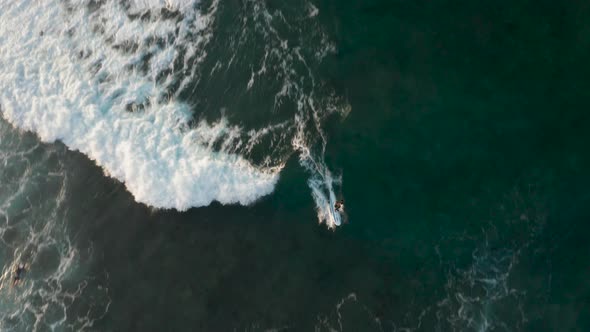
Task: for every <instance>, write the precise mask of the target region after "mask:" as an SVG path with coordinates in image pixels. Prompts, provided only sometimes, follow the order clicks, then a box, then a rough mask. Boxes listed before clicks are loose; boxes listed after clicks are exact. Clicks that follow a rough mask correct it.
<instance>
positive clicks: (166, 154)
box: [0, 0, 349, 226]
mask: <svg viewBox="0 0 590 332" xmlns="http://www.w3.org/2000/svg"><path fill="white" fill-rule="evenodd" d="M222 5H223V4H222V3H219V2H218V1H217V0H214V1H212V2H210V3H200V2H199V1H193V0H166V1H163V0H160V1H158V0H143V1H142V0H135V1H130V2H129V3H123V2H120V1H114V0H105V1H93V0H68V1H36V0H23V1H19V2H14V1H4V0H3V1H1V2H0V22H2V23H1V24H0V42H1V43H2V45H4V47H2V49H1V50H0V66H1V67H2V68H3V70H2V72H1V73H0V105H1V107H2V109H1V113H2V115H3V117H4V118H5V119H6V120H8V121H9V122H10V123H11V124H12V125H14V126H16V127H18V128H21V129H24V130H27V131H32V132H34V133H36V134H37V135H38V137H39V138H40V139H41V140H42V141H45V142H53V141H56V140H60V141H62V142H63V143H65V144H66V145H67V146H68V148H70V149H73V150H78V151H80V152H82V153H84V154H85V155H87V156H88V157H89V158H91V159H92V160H94V161H95V162H96V163H97V164H98V165H99V166H101V167H102V168H103V169H104V172H105V173H106V174H107V175H109V176H111V177H114V178H116V179H118V180H120V181H121V182H123V183H124V184H125V186H126V187H127V189H128V190H129V191H130V192H131V194H132V195H133V196H134V198H135V200H136V201H138V202H141V203H145V204H147V205H149V206H154V207H157V208H174V209H178V210H186V209H188V208H191V207H198V206H206V205H208V204H210V203H211V202H212V201H219V202H220V203H222V204H232V203H239V204H244V205H247V204H251V203H253V202H254V201H256V200H257V199H259V198H260V197H262V196H264V195H267V194H269V193H271V192H272V191H273V189H274V187H275V184H276V183H277V180H278V178H279V173H280V171H281V169H282V168H283V167H284V165H285V163H286V161H287V159H288V158H289V157H290V156H291V155H292V153H293V152H299V156H300V161H301V164H302V165H303V166H304V167H306V168H307V169H308V170H309V171H310V181H309V185H310V187H311V188H312V193H313V197H314V199H315V201H316V204H317V208H318V212H319V213H318V217H319V219H320V222H322V221H326V222H327V223H328V225H329V226H334V221H333V218H332V219H330V212H329V211H330V209H329V208H328V207H329V206H330V204H333V202H331V201H333V200H334V190H333V186H334V185H338V184H339V178H338V177H335V176H332V175H331V173H330V171H329V170H328V168H327V166H326V165H325V163H324V161H323V153H324V151H325V148H326V144H327V139H326V137H325V134H324V133H323V131H322V128H321V122H322V121H323V120H324V119H325V118H326V116H328V115H329V114H332V113H340V114H342V115H345V114H346V112H348V110H349V109H348V108H347V107H346V106H345V105H344V103H343V102H341V101H340V100H338V98H337V97H334V96H333V94H331V93H330V92H329V91H328V90H327V89H325V87H324V86H323V84H321V82H317V80H316V77H315V76H314V74H313V72H314V70H313V69H314V67H315V66H317V65H318V64H319V63H320V62H321V59H322V58H323V57H325V56H326V54H328V53H330V52H333V51H334V47H333V45H331V44H330V43H329V42H328V39H327V37H326V36H325V34H324V33H323V32H321V30H320V29H319V28H318V29H316V30H314V31H315V32H314V33H311V34H310V36H309V38H310V39H309V41H307V40H303V39H302V38H307V37H306V36H304V35H303V34H302V33H303V32H302V31H301V28H302V27H305V26H310V25H311V26H314V27H316V28H317V25H318V23H317V22H316V21H315V16H316V15H317V14H318V10H317V8H315V7H313V6H312V5H311V4H307V3H305V4H304V6H303V7H301V8H304V9H305V10H303V9H301V8H299V7H297V8H295V9H294V13H295V12H296V11H298V12H297V14H298V15H299V16H301V18H302V19H303V21H301V19H300V18H299V17H295V16H293V15H294V13H289V14H283V13H282V12H280V11H278V10H276V11H272V10H269V9H268V8H266V5H265V4H264V3H263V2H260V1H246V2H245V4H244V12H243V13H240V15H241V16H242V20H241V22H240V23H238V26H237V29H235V31H230V32H229V36H226V35H224V34H223V32H221V33H220V36H221V38H222V39H220V38H219V37H218V38H217V39H216V36H215V35H216V33H217V32H216V24H215V21H216V19H217V17H218V16H219V13H218V12H219V8H220V7H221V6H222ZM286 17H290V18H291V17H295V18H294V19H292V20H288V19H287V18H286ZM240 24H241V25H244V26H240ZM318 31H319V32H318ZM294 32H298V33H299V34H300V35H299V37H298V39H297V40H298V41H299V43H303V42H309V43H310V45H309V47H308V46H305V45H303V46H302V45H298V42H293V41H292V40H291V39H288V38H287V37H286V36H291V35H292V34H293V33H294ZM256 38H261V39H262V41H263V43H259V44H258V45H260V47H258V48H254V51H253V52H257V51H260V54H255V60H254V61H251V60H249V61H250V66H249V67H250V68H251V75H250V77H249V79H248V82H247V83H246V84H244V85H243V86H242V90H243V91H242V92H241V94H242V95H243V94H249V93H250V94H253V95H254V94H255V93H256V92H255V90H256V89H257V85H258V84H261V83H259V82H260V81H261V78H264V79H265V80H270V81H271V83H267V86H265V87H264V89H263V90H264V91H269V92H274V96H273V97H272V98H271V99H272V103H269V104H268V105H266V106H267V108H268V111H265V113H264V116H265V117H266V119H267V120H266V121H265V122H264V125H260V124H258V125H255V126H251V125H250V124H248V123H247V122H248V121H247V120H244V121H243V122H240V121H238V122H237V124H231V123H230V121H231V122H236V121H235V120H234V119H236V118H239V117H240V114H244V115H247V114H248V113H247V112H245V111H244V110H242V109H240V105H235V106H233V107H228V106H227V105H226V106H223V105H222V106H221V107H220V108H219V109H218V110H217V112H218V115H217V116H216V117H214V118H213V119H212V118H211V117H210V116H207V115H204V113H203V112H201V106H200V105H199V103H200V100H201V99H205V98H207V92H208V91H207V90H206V85H207V84H208V83H207V82H210V81H211V78H212V77H213V78H214V77H216V76H222V73H221V72H222V71H224V72H226V73H227V71H228V70H234V71H239V70H241V69H243V68H244V67H238V68H234V67H236V66H237V65H238V64H239V62H240V61H241V60H242V61H244V60H243V59H241V58H243V57H240V54H241V53H240V52H247V50H243V49H244V48H247V47H250V48H252V43H251V42H252V41H253V39H256ZM214 39H216V40H214ZM212 40H214V41H212ZM228 43H229V44H230V45H229V46H230V47H231V46H233V49H232V48H229V49H228V50H233V51H232V52H229V53H228V52H226V55H225V56H227V59H224V57H223V56H221V55H216V57H215V58H213V57H212V56H211V55H210V54H208V53H209V50H211V51H213V52H214V51H215V48H216V47H217V48H220V47H226V46H228V45H227V44H228ZM236 55H237V57H236ZM207 63H214V66H209V67H211V68H208V65H207ZM223 67H225V68H223ZM255 67H258V68H255ZM204 68H207V70H203V69H204ZM246 68H248V67H246ZM265 76H267V77H265ZM271 77H272V79H271ZM203 78H206V79H207V82H204V80H203ZM232 80H233V79H232ZM232 80H228V81H232ZM236 81H239V80H236ZM326 91H328V92H327V93H325V92H326ZM322 96H327V97H322ZM236 98H239V97H236ZM267 99H268V98H267ZM330 220H332V221H330Z"/></svg>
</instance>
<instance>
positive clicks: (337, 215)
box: [330, 193, 342, 226]
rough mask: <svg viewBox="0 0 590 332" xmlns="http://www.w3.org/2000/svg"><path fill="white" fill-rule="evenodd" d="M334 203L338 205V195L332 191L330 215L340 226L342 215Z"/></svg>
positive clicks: (335, 223) (334, 222)
mask: <svg viewBox="0 0 590 332" xmlns="http://www.w3.org/2000/svg"><path fill="white" fill-rule="evenodd" d="M334 205H336V197H335V196H334V194H332V193H330V216H331V219H332V223H333V224H334V225H336V226H340V224H341V223H342V216H341V215H340V212H338V211H336V208H334Z"/></svg>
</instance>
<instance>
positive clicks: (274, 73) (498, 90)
mask: <svg viewBox="0 0 590 332" xmlns="http://www.w3.org/2000/svg"><path fill="white" fill-rule="evenodd" d="M62 5H63V4H62ZM95 5H96V4H90V5H89V8H91V9H92V8H94V7H93V6H95ZM209 5H210V4H209V3H204V4H201V5H200V6H202V8H211V7H209ZM2 6H4V7H3V8H16V3H11V2H10V1H8V2H7V1H4V2H2ZM96 6H98V8H103V9H104V6H105V5H104V4H102V5H101V4H98V5H96ZM101 6H103V7H101ZM25 7H26V6H25V5H23V8H25ZM32 7H33V6H32ZM32 7H31V8H32ZM74 7H75V6H74ZM75 8H78V7H75ZM84 8H86V7H84ZM172 8H174V7H172ZM199 8H201V7H199ZM92 10H94V9H92ZM99 10H102V9H99ZM316 10H317V12H316ZM589 10H590V8H589V7H588V6H586V5H585V4H584V3H582V2H568V3H564V4H556V3H550V2H538V1H537V2H532V1H516V2H514V1H511V2H499V3H494V4H476V3H458V2H449V1H438V2H430V3H420V2H406V1H393V2H391V1H377V0H375V1H370V2H366V1H363V2H361V1H345V2H342V1H332V0H322V1H319V2H313V5H312V3H307V2H299V1H297V2H294V3H282V2H279V1H241V2H240V1H238V2H235V1H234V2H232V1H229V2H228V1H225V2H224V1H221V2H219V3H218V4H217V7H216V9H215V11H213V13H214V14H212V15H213V17H214V18H215V22H214V23H213V24H212V25H210V26H209V29H210V30H211V31H212V35H211V37H210V38H211V39H210V40H209V41H208V43H207V44H205V46H203V47H204V48H203V50H205V53H206V55H205V56H204V57H203V59H202V60H199V61H200V62H191V65H190V66H188V67H186V68H193V67H192V66H195V68H198V74H195V77H194V79H193V80H190V81H188V82H187V83H186V85H185V86H182V85H180V83H171V84H169V85H166V84H164V83H157V84H162V86H163V87H164V88H163V90H165V91H167V93H169V94H172V95H175V98H177V100H179V101H181V102H184V103H187V105H190V110H191V116H192V119H193V120H192V121H191V122H190V123H189V124H188V125H189V126H193V127H197V126H198V123H199V122H200V121H201V120H206V121H208V123H215V121H219V119H221V118H224V119H226V120H227V121H228V123H229V125H228V126H227V128H230V127H231V125H237V126H240V127H241V130H242V131H241V132H240V134H239V135H241V136H239V135H238V136H239V137H240V139H237V138H235V139H234V138H227V137H229V136H231V135H230V134H228V132H229V131H226V132H224V133H223V134H221V136H220V137H221V138H216V139H213V140H210V141H208V142H210V143H211V151H214V152H215V153H217V152H220V151H221V153H223V152H226V151H229V152H231V153H236V154H238V155H240V156H242V157H243V158H244V159H245V160H247V161H248V162H250V163H251V164H252V165H255V167H257V169H264V170H267V169H272V168H273V167H279V168H280V167H282V168H281V170H280V172H279V173H278V174H279V175H278V182H277V183H276V186H275V187H274V190H273V191H272V193H270V194H268V195H262V194H261V195H260V197H257V200H256V202H255V203H253V204H249V205H246V206H243V205H240V204H225V205H223V204H221V203H218V202H213V203H212V204H211V205H208V206H202V207H195V208H191V209H189V210H188V211H182V212H180V211H176V210H174V209H168V210H167V209H157V208H154V207H149V206H147V205H145V204H141V203H138V202H137V199H136V197H134V195H136V194H137V192H135V191H134V190H133V189H130V187H129V186H126V183H127V182H126V183H123V182H121V181H120V180H121V179H120V178H119V180H117V179H115V178H113V177H109V176H107V175H112V176H114V177H117V176H116V175H113V174H110V173H109V172H108V170H107V174H106V175H105V171H104V169H103V168H101V167H99V166H97V165H96V163H95V162H94V161H92V160H90V159H89V158H88V155H87V154H84V153H80V152H75V151H71V150H69V149H68V146H69V145H68V144H69V143H68V142H66V143H65V144H64V143H62V142H60V141H59V140H58V142H55V143H42V142H40V139H39V137H40V136H43V135H44V132H48V131H49V130H50V129H51V128H50V129H47V130H48V131H43V130H42V129H39V128H44V127H34V126H33V127H34V128H38V129H39V130H38V131H39V132H38V133H37V135H35V134H33V133H27V132H24V131H23V130H18V129H15V128H14V126H13V125H11V124H10V123H8V122H7V121H5V120H2V122H0V238H1V240H2V242H0V263H1V264H3V268H2V273H3V275H2V278H1V282H2V288H1V290H0V319H1V320H0V327H1V329H2V330H6V331H30V330H35V331H50V330H55V331H69V330H76V331H78V330H86V331H308V330H314V331H586V330H589V329H590V319H589V318H588V317H589V316H588V313H590V286H589V284H588V282H587V280H588V278H590V269H589V268H588V262H589V261H590V245H588V243H587V242H588V241H587V240H586V237H587V236H586V232H587V230H588V220H589V218H590V194H588V189H587V188H588V187H589V185H590V172H588V169H590V153H588V149H587V144H586V143H587V142H589V141H590V131H588V123H589V120H590V119H589V116H588V113H587V112H586V110H587V109H588V107H589V106H590V103H589V102H590V100H589V99H588V97H587V92H586V91H589V88H590V86H589V85H590V84H589V83H588V80H587V79H586V78H587V77H588V75H589V74H590V72H589V70H590V66H588V65H587V59H588V56H589V51H590V44H589V43H588V40H590V39H589V38H590V29H589V26H588V23H587V21H588V20H587V19H586V18H587V17H588V15H590V12H589ZM202 12H207V10H205V9H202ZM144 15H146V16H143V18H140V20H144V21H145V22H147V23H145V24H151V23H149V22H152V21H150V20H151V19H152V18H153V20H154V21H157V20H161V21H164V20H174V19H175V17H177V16H175V15H179V16H178V17H183V15H185V14H183V13H182V12H181V13H180V14H179V13H178V12H174V11H173V10H172V11H171V12H165V11H164V10H162V12H161V13H156V14H154V12H153V11H152V12H150V14H149V15H147V14H144ZM150 15H151V16H150ZM113 16H114V14H113ZM65 17H69V16H65ZM72 17H75V15H73V14H72ZM150 17H152V18H150ZM133 19H134V20H135V19H137V18H135V17H134V18H133ZM183 22H184V21H183ZM55 25H56V26H60V25H59V24H57V23H56V24H55ZM0 27H2V28H3V30H0V32H1V33H0V38H8V37H7V36H8V34H7V32H6V31H8V27H6V26H2V23H0ZM56 29H57V28H56ZM160 29H161V27H160ZM51 33H52V32H45V34H47V35H46V36H53V35H51ZM76 33H77V32H73V33H72V36H73V37H72V36H70V37H67V38H71V39H72V40H77V39H76V38H77V37H76ZM170 38H172V37H170ZM174 38H176V39H175V40H178V39H179V38H180V37H178V35H175V37H174ZM187 38H188V37H187ZM190 38H193V37H190ZM190 38H189V39H190ZM189 39H187V40H189ZM0 40H1V39H0ZM7 40H8V39H7ZM68 40H69V39H68ZM190 40H192V42H195V40H196V39H195V40H193V39H190ZM158 42H159V43H160V44H161V48H162V49H166V47H167V46H166V45H168V44H167V43H176V42H174V41H169V40H166V39H164V40H159V41H158V40H156V41H154V43H156V44H157V43H158ZM105 43H106V45H111V44H110V43H111V42H110V41H106V42H105ZM189 44H190V43H189ZM150 45H151V44H150ZM174 45H175V47H177V45H180V46H178V47H177V48H176V49H179V50H181V51H179V52H185V51H186V49H185V47H186V44H182V43H180V42H178V43H177V44H174ZM109 47H114V46H112V45H111V46H109ZM125 47H129V49H126V48H125ZM32 49H33V50H37V48H35V47H33V48H32ZM73 49H75V50H76V51H77V49H76V48H73ZM123 49H124V52H131V53H133V52H134V51H133V49H134V48H133V46H132V45H126V46H123ZM139 49H140V50H141V47H139ZM94 52H96V49H95V50H94ZM154 52H156V51H154ZM323 52H325V54H324V53H323ZM105 54H109V55H111V53H105ZM112 54H115V53H112ZM154 54H156V55H154V57H155V56H157V55H158V54H160V53H157V52H156V53H154ZM8 55H11V53H6V52H5V53H0V64H2V63H3V62H2V61H4V63H6V64H8V63H9V60H8V59H9V57H8ZM3 56H4V58H3ZM185 57H186V58H189V57H188V56H182V57H181V58H175V61H177V62H178V63H177V64H176V66H175V67H173V70H172V69H171V71H172V72H174V70H177V71H180V69H178V68H185V67H183V66H182V65H181V63H182V61H181V60H183V59H184V58H185ZM81 58H82V60H80V61H81V63H82V64H81V66H82V67H81V68H85V67H84V62H83V61H84V60H83V58H84V56H82V57H81ZM90 58H92V55H90ZM144 60H145V59H144ZM76 61H78V60H76ZM145 61H147V62H146V63H155V62H154V61H152V60H145ZM150 61H151V62H150ZM41 62H42V61H41ZM10 63H12V62H10ZM42 63H43V62H42ZM74 63H75V61H74ZM102 66H103V67H105V68H107V64H106V62H105V64H103V65H102ZM140 67H141V64H140ZM35 68H37V67H35ZM39 68H43V67H39ZM64 68H66V69H67V68H69V67H59V68H53V71H51V73H53V74H55V73H65V70H66V69H64ZM263 68H264V69H263ZM68 70H69V69H68ZM23 71H24V72H25V73H26V75H24V76H23V77H26V78H27V79H26V80H23V81H22V82H29V83H30V82H36V80H35V79H31V78H30V77H31V76H27V75H32V74H29V73H30V72H29V69H28V68H25V69H23ZM40 71H41V72H42V70H40ZM6 72H7V74H6V75H5V76H0V82H1V83H2V87H3V88H5V89H6V91H8V92H6V95H2V98H3V99H0V103H4V104H2V107H3V109H2V110H3V111H5V112H8V111H9V110H11V109H12V108H9V107H14V106H11V105H13V104H10V105H8V104H9V103H8V102H7V101H11V100H12V99H10V97H11V96H12V95H15V96H23V95H26V93H28V92H29V91H28V90H27V88H26V87H27V86H29V85H22V86H24V87H22V86H19V87H20V88H22V91H21V90H18V89H17V88H16V87H15V86H17V85H11V84H9V83H7V82H9V80H8V77H9V76H7V75H8V74H9V73H13V72H14V73H19V71H18V70H17V69H14V70H12V69H10V68H9V69H7V70H6ZM156 72H157V73H159V74H158V75H161V77H166V75H168V74H169V73H168V72H164V71H161V72H160V71H156ZM133 73H134V75H135V73H136V72H133ZM148 73H151V72H150V71H149V70H148ZM63 75H65V74H63ZM137 75H139V76H138V78H137V79H138V80H140V79H144V76H141V75H140V74H137ZM171 75H173V76H172V77H176V76H174V75H181V74H179V73H178V72H176V73H173V74H171ZM58 76H59V75H58ZM148 76H150V75H148ZM10 77H13V76H10ZM14 77H17V76H14ZM56 77H57V76H56ZM146 77H147V76H146ZM161 77H160V78H155V79H154V80H155V82H163V81H165V79H163V78H161ZM251 80H253V83H252V84H249V82H250V81H251ZM180 81H181V80H180ZM19 82H20V81H19ZM287 83H289V84H291V85H289V84H287ZM101 84H102V83H101ZM105 84H106V83H105ZM113 84H114V83H113ZM285 84H287V87H286V88H285V86H286V85H285ZM158 86H159V85H158ZM107 87H108V84H107ZM283 88H285V89H286V90H283ZM80 89H82V90H83V89H84V88H80ZM14 91H20V92H14ZM23 91H24V92H23ZM40 91H41V90H40ZM42 91H45V90H42ZM84 91H85V90H84ZM100 91H102V90H100ZM281 91H287V92H285V93H283V94H282V93H281ZM39 93H40V94H41V93H44V92H39ZM32 95H34V94H32ZM124 96H127V95H125V94H124ZM135 97H137V96H135V95H134V98H135ZM31 98H32V97H31ZM68 98H70V97H68ZM117 98H118V97H113V99H112V101H111V104H112V105H111V104H109V105H111V106H112V108H113V109H115V110H116V109H117V102H118V100H119V99H117ZM48 100H49V99H48ZM72 100H73V101H72V103H74V104H75V102H77V101H76V100H75V99H72ZM134 100H135V102H136V104H135V105H136V106H129V107H130V108H133V107H140V106H137V105H139V103H138V102H137V100H138V99H134ZM166 102H167V101H166ZM93 103H94V102H93ZM96 103H98V102H96ZM160 103H164V104H163V105H165V106H169V105H171V102H170V103H169V104H165V102H162V101H155V99H152V100H151V104H149V103H147V104H145V105H143V106H141V107H140V108H142V109H143V108H145V109H147V110H149V109H150V107H152V106H153V105H160ZM17 104H18V103H17ZM99 104H100V103H99ZM44 105H45V104H44ZM76 105H77V104H76ZM84 105H85V104H84ZM84 105H82V106H84ZM100 105H102V106H104V105H103V104H100ZM64 107H66V108H67V105H66V106H64ZM154 107H155V106H154ZM14 109H17V111H15V112H16V113H14V114H26V115H28V116H38V114H44V113H43V112H45V111H43V112H42V111H39V113H28V111H26V110H23V109H21V110H20V111H18V108H14ZM162 109H166V110H168V109H167V108H163V107H162ZM133 110H134V111H133V112H136V113H134V114H137V115H133V116H137V117H140V118H141V117H142V116H143V113H141V110H140V111H137V108H133ZM106 111H107V112H108V109H107V110H106ZM128 111H129V110H128ZM46 112H48V111H46ZM133 112H130V113H133ZM6 114H8V113H6ZM10 114H12V113H10ZM10 114H9V115H10ZM68 114H70V113H67V114H66V115H64V116H63V117H64V118H67V117H69V116H71V115H68ZM71 114H76V113H75V112H74V113H71ZM81 114H85V113H84V112H82V113H81ZM145 114H148V115H149V114H150V113H149V111H146V113H145ZM154 114H161V113H154ZM6 117H8V118H10V117H11V116H6ZM23 118H26V117H25V116H23ZM156 118H157V116H156ZM19 119H20V118H19ZM58 119H62V118H61V117H58ZM131 119H135V118H131ZM141 119H143V118H141ZM13 120H14V118H12V120H10V121H11V122H14V121H13ZM19 121H20V120H19ZM27 121H28V120H27ZM47 121H50V120H47ZM56 121H57V120H56ZM17 122H18V121H17ZM33 122H34V121H33ZM33 122H31V123H33ZM156 122H157V121H156ZM25 123H26V121H25ZM40 123H43V124H50V123H51V122H40ZM73 123H75V122H73ZM122 123H126V125H128V126H131V124H130V123H131V122H122ZM298 125H300V126H299V127H298ZM122 126H123V127H124V126H125V124H123V125H122ZM274 126H278V127H274ZM60 128H61V127H60ZM63 128H66V129H67V128H74V129H75V128H76V127H75V126H70V127H63ZM63 128H62V129H63ZM89 128H91V127H89ZM133 128H135V127H133ZM262 128H273V129H270V134H264V135H266V136H261V137H262V138H261V139H260V140H259V141H258V140H256V141H255V140H254V139H252V136H248V135H249V134H248V131H249V130H254V131H256V130H261V129H262ZM298 128H303V129H302V131H301V132H299V131H298ZM27 129H30V128H27ZM74 129H72V130H74ZM72 132H75V130H74V131H72ZM60 133H61V134H63V133H62V132H60ZM224 135H227V136H224ZM64 136H67V135H65V134H64V135H63V136H60V137H58V138H63V137H64ZM68 137H69V136H68ZM105 137H108V136H105ZM294 138H300V139H301V142H303V143H302V144H303V145H304V147H305V148H308V149H309V152H310V154H309V156H310V157H309V159H306V158H302V156H305V152H306V150H305V149H304V148H301V146H298V145H297V144H292V142H293V141H294ZM43 140H45V141H47V140H48V139H46V138H44V139H43ZM240 140H241V141H240ZM49 141H51V140H49ZM62 141H67V140H65V139H62ZM89 142H91V143H92V142H93V141H92V140H90V141H89ZM98 142H99V143H101V142H103V143H102V144H103V145H105V146H108V144H111V143H113V142H111V141H98ZM145 142H146V145H149V144H148V143H149V142H150V141H149V140H147V139H146V140H145ZM228 142H229V143H228ZM239 142H242V143H239ZM115 143H116V142H115ZM224 143H228V146H226V147H224V146H223V145H224ZM249 143H252V148H251V149H249V147H248V144H249ZM72 144H74V143H72ZM239 144H242V145H239ZM99 145H100V144H99ZM70 147H71V146H70ZM135 148H138V147H135ZM79 149H82V148H79ZM92 151H102V150H92ZM105 151H107V152H105V153H108V149H107V150H105ZM207 151H209V150H207ZM101 156H102V155H100V154H99V155H98V157H96V156H95V157H94V159H100V157H101ZM211 156H216V155H215V154H211V155H208V158H215V157H211ZM207 160H210V159H207ZM150 165H158V166H161V165H163V164H158V162H157V161H156V162H154V163H153V164H150ZM310 165H311V166H310ZM314 165H316V166H314ZM317 165H319V166H317ZM211 167H213V166H211ZM267 167H268V168H267ZM107 168H108V167H107ZM326 170H327V171H326ZM140 171H141V168H138V172H140ZM163 174H164V173H163ZM328 175H330V176H333V178H334V182H333V183H331V182H330V181H328V179H331V177H330V176H328ZM229 177H230V176H228V177H227V178H229ZM339 177H341V179H340V180H341V181H339ZM227 178H225V179H227ZM126 179H128V178H126ZM310 179H311V180H312V181H311V182H310V183H308V181H309V180H310ZM149 180H150V179H149V178H145V179H144V181H149ZM173 180H174V179H170V181H168V182H172V181H173ZM314 180H316V181H317V182H314ZM186 181H188V180H186ZM165 182H166V181H165ZM216 183H222V184H224V183H226V182H223V181H221V182H216ZM227 183H229V182H227ZM196 188H202V190H206V189H207V190H209V188H210V186H209V182H208V181H206V178H204V180H202V182H200V183H199V184H197V185H196ZM232 188H234V189H232V190H238V189H239V188H242V187H239V186H237V187H232ZM236 188H237V189H236ZM314 188H315V189H317V190H319V191H318V192H319V193H320V195H319V196H318V195H316V196H313V195H312V192H315V191H313V190H314ZM163 190H164V189H163ZM330 191H333V193H334V194H335V195H336V196H337V197H341V198H344V199H345V202H346V203H345V205H346V215H345V217H346V218H345V220H344V221H345V222H344V223H343V225H341V226H340V227H337V228H335V229H329V228H328V227H326V226H327V224H328V225H329V222H328V223H327V224H326V223H322V224H318V217H320V220H322V219H321V216H322V213H321V207H323V206H324V205H322V199H325V198H326V197H328V195H329V193H330ZM194 192H198V190H195V191H194ZM194 192H193V193H194ZM221 192H222V191H221ZM214 196H215V195H213V196H212V197H213V199H214V200H219V199H218V198H219V196H215V197H214ZM318 207H320V209H319V213H318ZM19 263H24V264H26V266H27V271H26V273H25V277H24V280H23V282H22V283H20V284H19V285H18V286H12V285H11V284H12V278H13V270H14V268H15V266H16V265H18V264H19Z"/></svg>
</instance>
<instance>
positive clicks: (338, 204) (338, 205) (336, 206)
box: [334, 199, 344, 212]
mask: <svg viewBox="0 0 590 332" xmlns="http://www.w3.org/2000/svg"><path fill="white" fill-rule="evenodd" d="M334 209H336V211H338V212H342V210H343V209H344V200H343V199H341V200H339V201H336V204H334Z"/></svg>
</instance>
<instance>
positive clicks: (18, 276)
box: [12, 264, 25, 286]
mask: <svg viewBox="0 0 590 332" xmlns="http://www.w3.org/2000/svg"><path fill="white" fill-rule="evenodd" d="M24 272H25V265H24V264H19V265H18V266H17V268H16V270H14V278H13V280H12V285H13V286H16V284H18V283H19V282H20V281H21V280H22V278H23V274H24Z"/></svg>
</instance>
